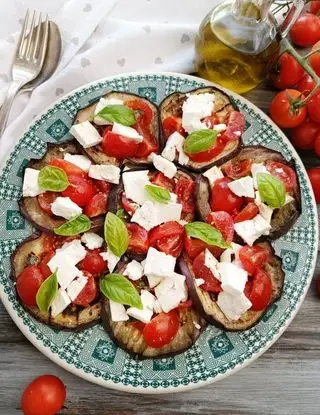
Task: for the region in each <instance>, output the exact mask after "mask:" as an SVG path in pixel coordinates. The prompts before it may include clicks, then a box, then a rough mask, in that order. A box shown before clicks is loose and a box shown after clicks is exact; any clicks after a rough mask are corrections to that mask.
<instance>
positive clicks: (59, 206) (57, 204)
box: [51, 196, 82, 220]
mask: <svg viewBox="0 0 320 415" xmlns="http://www.w3.org/2000/svg"><path fill="white" fill-rule="evenodd" d="M51 210H52V213H53V214H54V215H56V216H61V217H62V218H65V219H68V220H69V219H72V218H74V217H75V216H78V215H81V213H82V209H81V207H80V206H78V205H77V204H76V203H74V202H73V201H72V200H71V199H70V197H60V196H59V197H57V198H56V200H55V201H54V202H53V203H51Z"/></svg>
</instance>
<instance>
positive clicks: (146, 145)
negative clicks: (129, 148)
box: [135, 125, 160, 158]
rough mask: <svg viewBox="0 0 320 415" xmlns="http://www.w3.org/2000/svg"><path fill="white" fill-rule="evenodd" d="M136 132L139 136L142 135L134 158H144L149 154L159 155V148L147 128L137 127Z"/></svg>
mask: <svg viewBox="0 0 320 415" xmlns="http://www.w3.org/2000/svg"><path fill="white" fill-rule="evenodd" d="M137 131H138V132H139V134H140V135H143V141H142V143H139V144H138V149H137V152H136V154H135V157H138V158H145V157H148V156H149V155H150V154H151V153H159V150H160V146H159V143H158V141H157V139H156V137H155V136H154V135H153V134H152V133H151V131H150V129H149V127H148V128H147V127H146V126H145V125H143V126H141V127H140V126H139V125H137Z"/></svg>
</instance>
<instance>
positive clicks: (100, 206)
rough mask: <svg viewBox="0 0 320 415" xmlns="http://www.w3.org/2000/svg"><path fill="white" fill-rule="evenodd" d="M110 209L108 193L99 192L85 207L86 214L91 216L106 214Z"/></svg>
mask: <svg viewBox="0 0 320 415" xmlns="http://www.w3.org/2000/svg"><path fill="white" fill-rule="evenodd" d="M107 210H108V195H107V194H105V193H97V194H96V195H94V196H93V197H92V199H90V200H89V202H88V203H87V204H86V206H85V208H84V214H85V215H87V216H89V218H94V217H96V216H99V215H104V214H105V213H107Z"/></svg>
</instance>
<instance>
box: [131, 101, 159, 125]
mask: <svg viewBox="0 0 320 415" xmlns="http://www.w3.org/2000/svg"><path fill="white" fill-rule="evenodd" d="M125 105H126V106H127V107H129V108H131V109H132V110H134V111H138V112H139V115H140V116H139V115H138V116H137V115H136V118H139V121H141V122H143V123H144V124H145V125H147V126H149V125H150V123H151V122H152V119H153V111H152V108H151V106H150V105H148V104H147V103H146V102H144V101H142V100H141V99H133V100H130V101H126V103H125Z"/></svg>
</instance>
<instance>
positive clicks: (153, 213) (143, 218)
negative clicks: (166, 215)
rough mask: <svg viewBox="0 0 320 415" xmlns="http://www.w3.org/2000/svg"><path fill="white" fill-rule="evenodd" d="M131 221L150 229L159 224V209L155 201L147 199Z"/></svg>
mask: <svg viewBox="0 0 320 415" xmlns="http://www.w3.org/2000/svg"><path fill="white" fill-rule="evenodd" d="M131 222H135V223H137V224H138V225H140V226H142V227H143V228H144V229H146V230H147V231H149V230H150V229H152V228H154V227H155V226H157V209H156V206H155V204H154V203H153V202H151V201H147V202H145V203H143V205H142V206H141V207H139V208H138V209H137V210H136V211H135V212H134V214H133V215H132V218H131Z"/></svg>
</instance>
